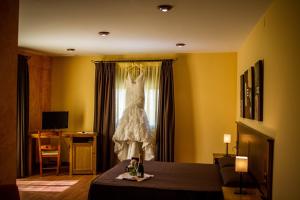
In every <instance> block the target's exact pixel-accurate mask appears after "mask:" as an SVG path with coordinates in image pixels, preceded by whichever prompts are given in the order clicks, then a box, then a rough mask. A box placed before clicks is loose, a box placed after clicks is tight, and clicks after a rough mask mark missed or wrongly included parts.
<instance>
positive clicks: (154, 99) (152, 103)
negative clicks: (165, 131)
mask: <svg viewBox="0 0 300 200" xmlns="http://www.w3.org/2000/svg"><path fill="white" fill-rule="evenodd" d="M160 67H161V62H138V63H134V62H133V63H117V64H116V124H117V125H118V123H119V120H120V119H121V117H122V115H123V111H124V110H125V106H126V105H125V102H126V101H125V99H126V88H125V80H126V78H127V77H128V73H130V76H131V77H132V78H133V79H135V78H136V77H137V76H138V75H139V74H140V71H141V70H142V71H143V74H144V80H145V86H144V92H145V106H144V109H145V112H146V114H147V117H148V120H149V125H150V128H151V129H152V132H155V129H156V125H157V112H158V95H159V78H160Z"/></svg>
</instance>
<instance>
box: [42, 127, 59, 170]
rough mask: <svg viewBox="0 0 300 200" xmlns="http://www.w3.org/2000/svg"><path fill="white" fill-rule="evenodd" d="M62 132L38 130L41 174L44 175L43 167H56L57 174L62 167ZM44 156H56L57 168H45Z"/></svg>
mask: <svg viewBox="0 0 300 200" xmlns="http://www.w3.org/2000/svg"><path fill="white" fill-rule="evenodd" d="M60 144H61V132H57V131H47V132H42V131H41V132H40V131H38V145H39V160H40V176H43V169H56V175H58V173H59V169H60V152H61V147H60ZM44 158H56V162H57V163H56V168H53V167H52V168H49V167H48V168H46V167H45V168H43V159H44Z"/></svg>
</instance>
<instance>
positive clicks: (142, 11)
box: [19, 0, 272, 55]
mask: <svg viewBox="0 0 300 200" xmlns="http://www.w3.org/2000/svg"><path fill="white" fill-rule="evenodd" d="M271 1H272V0H20V16H19V18H20V20H19V46H20V47H24V48H29V49H34V50H38V51H43V52H48V53H50V54H59V55H66V54H67V53H66V49H67V48H75V49H76V54H77V55H95V54H126V53H178V52H216V51H218V52H220V51H237V50H238V49H239V47H240V46H241V44H242V42H243V41H244V40H245V39H246V37H247V35H248V34H249V33H250V31H251V30H252V28H253V27H254V25H255V24H256V23H257V21H258V19H259V18H260V17H261V16H262V15H263V13H264V12H265V11H266V9H267V8H268V6H269V5H270V3H271ZM160 4H172V5H173V6H174V8H173V9H172V10H171V11H170V12H169V13H162V12H160V11H159V10H158V9H157V6H158V5H160ZM99 31H110V32H111V34H110V35H109V36H107V37H101V36H99V35H98V32H99ZM178 42H183V43H186V44H187V45H186V46H185V47H183V48H179V47H176V46H175V44H176V43H178Z"/></svg>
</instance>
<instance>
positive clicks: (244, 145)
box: [237, 122, 274, 200]
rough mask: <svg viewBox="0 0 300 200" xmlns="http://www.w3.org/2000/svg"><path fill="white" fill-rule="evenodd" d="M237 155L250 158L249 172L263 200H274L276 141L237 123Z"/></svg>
mask: <svg viewBox="0 0 300 200" xmlns="http://www.w3.org/2000/svg"><path fill="white" fill-rule="evenodd" d="M237 145H238V148H237V154H238V155H242V156H248V163H249V165H248V171H249V174H250V175H251V176H252V177H253V178H254V180H255V182H256V186H257V188H258V189H259V191H260V192H261V198H262V199H263V200H271V199H272V182H273V154H274V139H273V138H271V137H269V136H267V135H265V134H264V133H262V132H260V131H258V130H255V129H253V128H251V127H249V126H247V125H245V124H243V123H241V122H237Z"/></svg>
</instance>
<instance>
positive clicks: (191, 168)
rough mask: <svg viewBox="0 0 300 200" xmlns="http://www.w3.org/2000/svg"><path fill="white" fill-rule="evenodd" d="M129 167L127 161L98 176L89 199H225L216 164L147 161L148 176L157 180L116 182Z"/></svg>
mask: <svg viewBox="0 0 300 200" xmlns="http://www.w3.org/2000/svg"><path fill="white" fill-rule="evenodd" d="M128 164H129V161H123V162H121V163H119V164H118V165H116V166H115V167H113V168H112V169H110V170H108V171H106V172H105V173H104V174H102V175H101V176H99V177H97V178H96V179H95V180H94V181H93V182H92V183H91V186H90V191H89V200H96V199H111V200H124V199H131V200H136V199H143V200H154V199H172V200H177V199H178V200H182V199H189V200H198V199H202V200H211V199H214V200H223V192H222V181H221V177H220V175H219V171H218V167H217V166H216V165H213V164H199V163H174V162H156V161H145V162H144V168H145V173H148V174H153V175H154V177H153V178H151V179H149V180H145V181H142V182H134V181H128V180H118V179H116V177H117V176H118V175H120V174H121V173H123V172H124V171H125V168H126V166H127V165H128Z"/></svg>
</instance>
